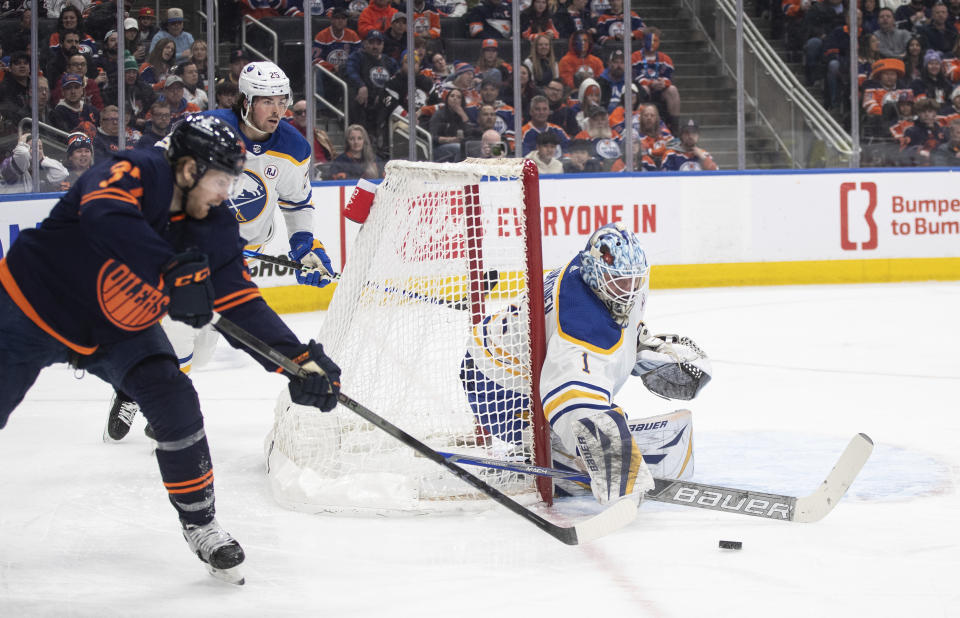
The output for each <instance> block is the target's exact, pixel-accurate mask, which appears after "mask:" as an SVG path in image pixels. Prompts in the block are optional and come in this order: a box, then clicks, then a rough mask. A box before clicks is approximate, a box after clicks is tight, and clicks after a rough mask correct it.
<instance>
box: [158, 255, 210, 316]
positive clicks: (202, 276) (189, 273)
mask: <svg viewBox="0 0 960 618" xmlns="http://www.w3.org/2000/svg"><path fill="white" fill-rule="evenodd" d="M162 277H163V285H164V287H166V288H167V290H168V291H169V294H170V304H169V305H168V306H167V313H168V314H169V315H170V319H173V320H177V321H178V322H183V323H184V324H189V325H190V326H192V327H194V328H200V327H201V326H203V325H204V324H206V323H207V322H209V321H210V320H212V319H213V300H214V292H213V283H212V282H211V281H210V264H209V263H208V262H207V256H206V255H204V254H202V253H200V252H199V251H196V250H191V251H184V252H183V253H178V254H177V255H175V256H173V260H171V262H170V263H169V264H167V266H166V267H165V268H164V270H163V275H162Z"/></svg>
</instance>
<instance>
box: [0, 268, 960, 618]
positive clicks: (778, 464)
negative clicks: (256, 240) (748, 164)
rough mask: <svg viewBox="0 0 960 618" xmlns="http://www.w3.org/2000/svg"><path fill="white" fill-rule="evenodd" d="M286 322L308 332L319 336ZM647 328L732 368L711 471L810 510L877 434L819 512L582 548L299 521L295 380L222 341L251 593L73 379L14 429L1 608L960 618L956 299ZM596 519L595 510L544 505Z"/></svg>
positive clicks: (821, 307) (709, 308) (711, 443)
mask: <svg viewBox="0 0 960 618" xmlns="http://www.w3.org/2000/svg"><path fill="white" fill-rule="evenodd" d="M288 317H289V322H290V323H291V324H292V325H293V326H294V328H295V329H296V330H297V331H298V333H300V334H301V335H302V336H310V335H313V334H315V332H316V331H317V327H318V323H319V321H320V320H321V319H322V316H321V315H318V314H300V315H296V316H288ZM647 317H648V322H649V324H650V325H651V327H652V329H653V330H654V331H656V332H677V333H681V334H686V335H690V336H692V337H693V338H694V339H695V340H696V341H697V343H698V344H700V346H701V347H702V348H703V349H704V350H705V351H706V352H707V353H708V354H709V355H710V356H711V358H712V360H713V363H714V370H715V371H714V379H713V382H711V384H710V385H709V386H708V387H707V388H706V389H705V390H704V392H703V393H702V395H701V397H700V398H698V399H697V400H695V401H692V402H689V407H690V408H691V409H692V410H693V412H694V428H695V434H694V440H695V445H696V446H695V452H696V479H695V480H699V481H702V482H708V483H723V484H728V485H735V486H742V487H745V488H753V489H758V490H769V491H773V492H778V493H793V494H796V495H805V494H807V493H810V492H811V491H813V490H814V489H815V488H816V487H817V485H818V484H819V483H820V481H822V480H823V478H824V477H825V476H826V474H827V473H828V472H829V470H830V467H831V466H832V465H833V462H834V460H835V459H836V457H837V456H838V455H839V453H840V451H841V450H842V449H843V447H844V446H845V445H846V443H847V441H848V440H849V438H850V437H851V436H852V435H853V434H854V433H856V432H860V431H862V432H865V433H867V434H868V435H869V436H870V437H871V438H873V440H874V442H875V443H876V444H877V447H876V449H875V451H874V454H873V456H872V457H871V459H870V460H869V461H868V462H867V465H866V466H865V467H864V469H863V472H862V473H861V476H860V478H859V479H858V480H857V481H856V483H854V485H853V486H852V488H851V489H850V492H849V494H848V495H847V496H846V497H845V498H844V499H843V501H842V502H841V503H840V504H839V505H838V506H837V508H836V509H835V510H834V511H833V512H832V513H831V514H830V515H828V516H827V517H826V519H824V520H823V521H821V522H819V523H815V524H786V523H781V522H775V521H767V520H761V519H756V518H750V517H743V516H738V515H731V514H726V513H717V512H713V511H702V510H696V509H690V508H683V507H676V506H672V505H665V504H658V503H644V504H643V505H642V507H641V509H640V515H639V517H638V518H637V520H636V521H635V522H634V523H633V524H631V525H630V526H629V527H627V528H626V529H624V530H622V531H620V532H618V533H615V534H613V535H611V536H609V537H606V538H603V539H600V540H599V541H596V542H594V543H592V544H589V545H584V546H580V547H567V546H565V545H562V544H560V543H558V542H557V541H556V540H554V539H552V538H550V537H549V536H547V535H546V534H544V533H542V532H540V531H539V530H537V529H536V528H535V527H533V526H531V525H530V524H529V523H528V522H525V521H523V520H522V519H520V518H518V517H516V516H515V515H513V514H512V513H509V512H507V511H506V510H505V509H502V508H499V507H497V508H494V509H492V510H489V511H486V512H483V513H480V514H473V515H447V516H421V517H390V518H385V517H354V516H343V515H341V516H328V515H307V514H303V513H296V512H291V511H287V510H284V509H282V508H280V507H279V506H278V505H277V504H276V503H274V501H273V499H272V498H271V497H270V494H269V490H268V487H267V481H266V478H265V475H264V469H263V455H262V450H263V438H264V435H265V434H266V433H267V431H268V429H269V427H270V425H271V422H272V411H273V404H274V399H275V397H276V394H277V391H278V390H279V389H280V388H281V386H282V385H283V384H284V382H285V380H284V379H283V378H282V377H279V376H275V375H269V374H267V373H265V372H263V371H262V370H260V369H259V367H258V366H256V365H255V364H254V363H253V361H252V360H250V359H249V358H248V357H246V356H244V355H243V354H241V353H239V352H237V351H235V350H232V349H230V348H229V347H227V346H226V345H225V344H222V343H221V348H220V349H218V351H217V354H216V356H215V358H214V360H213V362H212V363H211V365H210V366H208V367H207V368H206V370H203V371H198V372H196V373H195V374H194V376H193V379H194V382H195V384H196V386H197V389H198V391H199V393H200V398H201V401H202V402H203V405H204V410H205V414H206V418H207V432H208V436H209V439H210V444H211V448H212V451H213V458H214V464H215V470H216V487H217V499H218V500H217V506H218V515H217V518H218V520H219V521H220V523H221V524H223V526H224V527H225V528H226V529H227V530H229V531H230V532H231V533H232V534H233V535H234V536H236V537H237V539H238V540H239V541H240V542H241V544H242V545H243V546H244V549H245V550H246V552H247V562H246V564H245V569H244V574H245V575H246V580H247V584H246V585H245V586H243V587H242V588H238V587H235V586H230V585H228V584H224V583H222V582H219V581H217V580H214V579H213V578H211V577H210V576H209V575H208V574H207V573H206V570H205V569H204V568H203V567H202V565H201V564H200V563H199V561H197V559H196V558H194V557H192V556H191V555H190V554H189V552H188V550H187V546H186V543H184V541H183V539H182V538H181V537H180V534H179V530H178V528H179V526H178V524H177V521H176V517H175V514H174V511H173V509H172V507H171V506H170V505H169V503H168V502H167V500H166V497H165V494H164V491H163V488H162V486H161V484H160V479H159V474H158V472H157V469H156V464H155V461H154V459H153V457H152V455H151V454H150V449H149V446H148V444H149V443H148V441H147V439H146V438H145V437H144V436H143V433H142V431H141V430H142V424H143V421H142V419H139V420H138V422H137V424H136V425H135V426H134V429H133V431H132V433H131V434H130V436H129V437H128V438H127V439H126V440H125V441H124V442H122V443H120V444H116V445H112V444H111V445H107V444H103V443H102V442H101V441H100V435H101V431H102V429H103V423H104V420H105V415H106V412H107V406H108V403H109V389H108V387H107V386H105V385H104V384H102V383H100V382H99V381H97V380H96V378H93V377H89V376H88V377H86V378H84V379H83V380H76V379H75V378H74V375H73V371H72V370H70V369H68V368H66V367H64V366H57V367H52V368H50V369H48V370H46V371H45V372H44V373H43V374H42V375H41V376H40V379H39V380H38V382H37V384H36V385H35V386H34V388H33V390H32V391H31V392H30V394H29V395H28V397H27V400H26V401H25V402H24V403H23V404H22V405H21V406H20V408H19V409H18V410H16V412H15V413H14V414H13V416H12V417H11V419H10V422H9V424H8V425H7V427H6V428H5V429H4V430H3V431H0V489H2V491H3V494H2V499H0V616H37V615H39V616H132V615H137V616H171V615H181V616H223V615H229V616H281V615H291V616H305V615H310V616H331V617H334V616H335V617H339V616H363V617H366V616H376V617H383V616H391V617H392V616H427V617H429V616H489V617H493V616H513V615H551V616H584V615H621V616H626V615H629V616H638V617H643V616H654V617H660V616H676V617H688V616H708V615H710V616H761V615H764V616H765V615H774V616H870V617H875V616H896V617H898V618H902V617H903V616H957V615H960V587H958V585H957V579H958V575H960V531H958V526H957V522H958V513H960V500H958V497H957V492H956V486H957V482H958V478H960V474H958V470H960V452H958V446H960V404H958V394H960V362H958V360H957V358H958V354H957V350H958V349H960V326H958V321H960V283H919V284H889V285H850V286H803V287H775V288H737V289H705V290H678V291H666V290H654V291H653V292H652V293H651V298H650V301H649V308H648V314H647ZM617 402H618V403H620V404H621V405H622V406H623V407H624V408H625V409H626V410H627V412H628V413H629V414H630V415H631V416H633V417H635V418H636V417H639V416H645V415H652V414H656V413H660V412H663V411H667V410H670V409H674V408H678V407H683V405H682V404H683V402H673V403H671V402H667V401H664V400H662V399H658V398H655V397H653V396H651V395H649V394H646V393H645V392H644V391H643V387H642V385H641V384H640V382H639V380H631V381H629V382H628V386H627V387H626V388H625V389H624V390H623V391H622V392H621V393H620V395H619V396H618V397H617ZM595 511H596V506H595V505H593V504H592V502H591V501H589V500H586V499H578V500H575V501H568V502H566V503H558V505H557V506H555V507H553V508H552V509H543V510H542V513H543V514H544V515H545V516H546V517H548V518H551V519H553V520H555V521H572V520H575V519H576V518H577V517H582V516H586V515H588V514H590V513H593V512H595ZM720 539H727V540H740V541H743V550H742V551H737V552H731V551H722V550H720V549H718V547H717V542H718V541H719V540H720Z"/></svg>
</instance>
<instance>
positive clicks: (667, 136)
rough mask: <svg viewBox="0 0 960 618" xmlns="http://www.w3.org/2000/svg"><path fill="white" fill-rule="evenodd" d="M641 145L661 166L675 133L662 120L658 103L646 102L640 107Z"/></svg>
mask: <svg viewBox="0 0 960 618" xmlns="http://www.w3.org/2000/svg"><path fill="white" fill-rule="evenodd" d="M638 128H639V133H640V145H641V148H642V150H643V152H644V153H645V154H649V155H650V158H651V159H653V161H654V163H655V164H656V165H657V167H658V168H659V166H660V164H661V162H662V161H663V157H664V154H666V151H667V144H669V143H670V141H671V140H672V139H673V134H672V133H671V132H670V129H668V128H667V125H666V124H664V122H663V121H662V120H660V112H659V110H658V109H657V106H656V105H652V104H649V103H648V104H645V105H643V106H642V107H641V108H640V123H639V127H638Z"/></svg>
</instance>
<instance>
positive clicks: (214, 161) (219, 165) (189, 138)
mask: <svg viewBox="0 0 960 618" xmlns="http://www.w3.org/2000/svg"><path fill="white" fill-rule="evenodd" d="M181 157H193V159H194V161H196V163H197V179H198V180H199V178H201V177H202V176H203V175H204V174H205V173H206V172H207V170H210V169H216V170H221V171H224V172H227V173H229V174H231V175H233V176H238V175H239V174H240V173H241V172H242V171H243V166H244V163H245V162H246V159H247V152H246V148H244V146H243V142H242V141H240V137H239V136H238V135H237V132H236V131H235V130H234V129H233V127H231V126H230V125H228V124H227V123H225V122H223V121H222V120H220V119H219V118H216V117H215V116H206V115H200V114H194V115H192V116H188V117H186V118H185V119H183V120H182V121H181V122H180V123H178V124H177V126H176V127H174V129H173V132H172V133H171V134H170V139H169V143H168V144H167V160H168V161H170V164H171V165H173V164H175V163H176V162H177V161H178V160H179V159H180V158H181Z"/></svg>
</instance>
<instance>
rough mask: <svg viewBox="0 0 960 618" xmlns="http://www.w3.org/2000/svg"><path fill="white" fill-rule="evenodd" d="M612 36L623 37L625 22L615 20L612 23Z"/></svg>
mask: <svg viewBox="0 0 960 618" xmlns="http://www.w3.org/2000/svg"><path fill="white" fill-rule="evenodd" d="M609 32H610V36H611V37H614V38H620V39H622V38H623V22H622V21H615V22H613V23H611V24H610V30H609Z"/></svg>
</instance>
